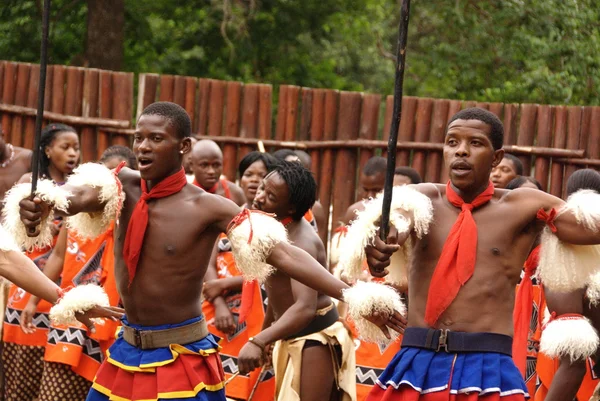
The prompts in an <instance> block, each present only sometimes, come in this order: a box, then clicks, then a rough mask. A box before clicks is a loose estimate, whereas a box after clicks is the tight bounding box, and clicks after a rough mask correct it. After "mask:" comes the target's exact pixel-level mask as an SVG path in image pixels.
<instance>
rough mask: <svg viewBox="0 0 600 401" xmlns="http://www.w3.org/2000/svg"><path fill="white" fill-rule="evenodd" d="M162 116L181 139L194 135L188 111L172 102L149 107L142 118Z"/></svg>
mask: <svg viewBox="0 0 600 401" xmlns="http://www.w3.org/2000/svg"><path fill="white" fill-rule="evenodd" d="M144 115H149V116H161V117H164V118H166V119H167V120H169V122H170V123H171V125H172V126H173V128H175V133H176V135H177V136H178V137H179V138H180V139H183V138H188V137H190V136H191V135H192V121H191V120H190V116H189V115H188V113H187V111H185V109H184V108H183V107H181V106H180V105H178V104H175V103H171V102H156V103H152V104H150V105H148V107H146V108H145V109H144V111H142V114H141V115H140V117H141V116H144Z"/></svg>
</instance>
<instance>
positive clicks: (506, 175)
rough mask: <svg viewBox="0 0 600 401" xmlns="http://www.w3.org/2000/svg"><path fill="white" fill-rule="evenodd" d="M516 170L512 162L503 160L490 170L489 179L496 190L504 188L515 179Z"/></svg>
mask: <svg viewBox="0 0 600 401" xmlns="http://www.w3.org/2000/svg"><path fill="white" fill-rule="evenodd" d="M517 177H518V175H517V169H516V168H515V164H514V163H513V162H512V160H510V159H507V158H504V159H502V161H500V164H498V165H497V166H496V167H494V168H493V169H492V174H491V175H490V178H491V180H492V182H493V183H494V186H495V187H496V188H506V186H507V185H508V183H509V182H511V181H512V180H513V179H514V178H517Z"/></svg>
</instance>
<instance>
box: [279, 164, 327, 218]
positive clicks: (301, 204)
mask: <svg viewBox="0 0 600 401" xmlns="http://www.w3.org/2000/svg"><path fill="white" fill-rule="evenodd" d="M273 172H274V173H277V174H279V176H280V177H281V178H283V180H284V181H285V183H286V184H287V186H288V194H289V202H290V204H292V205H294V206H295V207H296V212H295V213H294V214H293V215H292V218H293V219H294V220H296V221H298V220H300V219H302V217H304V215H305V214H306V212H308V210H309V209H310V208H311V207H313V205H314V204H315V200H316V197H317V182H316V181H315V178H314V177H313V175H312V173H311V171H310V170H309V169H307V168H306V167H304V166H303V165H302V164H301V163H297V162H286V161H283V162H280V163H279V164H278V165H277V166H276V167H275V169H274V170H273Z"/></svg>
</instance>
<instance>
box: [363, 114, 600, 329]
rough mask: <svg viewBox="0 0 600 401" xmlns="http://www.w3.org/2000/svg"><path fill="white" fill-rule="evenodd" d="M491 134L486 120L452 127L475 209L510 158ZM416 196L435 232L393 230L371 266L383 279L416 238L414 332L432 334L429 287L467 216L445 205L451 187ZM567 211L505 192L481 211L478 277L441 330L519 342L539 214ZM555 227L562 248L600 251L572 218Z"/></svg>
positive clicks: (542, 197)
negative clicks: (516, 318)
mask: <svg viewBox="0 0 600 401" xmlns="http://www.w3.org/2000/svg"><path fill="white" fill-rule="evenodd" d="M490 131H491V127H490V126H489V125H487V124H485V123H483V122H481V121H479V120H456V121H454V122H452V123H451V124H450V125H449V127H448V130H447V134H446V140H445V143H444V160H445V162H446V165H447V166H448V167H449V169H448V170H449V172H450V180H451V182H452V185H453V187H454V188H455V190H456V191H457V193H458V194H459V195H461V196H462V198H463V199H464V200H465V201H466V202H471V201H472V200H473V199H475V197H476V196H477V195H479V194H480V193H481V192H483V191H484V190H485V188H486V187H487V185H488V181H489V176H490V172H491V169H492V168H493V167H494V166H497V165H498V164H499V163H500V161H501V160H502V157H503V155H504V151H503V150H501V149H500V150H494V149H493V147H492V143H491V141H490V138H489V135H490ZM413 188H414V189H416V190H417V191H419V192H421V193H423V194H424V195H426V196H428V197H429V198H430V199H431V201H432V203H433V209H434V222H433V224H431V225H430V227H429V230H430V231H429V234H428V235H426V236H424V237H423V238H422V239H418V238H417V237H416V236H415V235H414V233H413V231H412V227H411V230H410V232H409V233H408V234H401V235H399V234H398V233H397V231H395V230H392V231H391V232H390V236H389V237H388V239H387V242H388V243H387V244H386V243H384V242H383V241H381V240H379V239H376V240H375V245H374V246H372V247H368V248H367V262H368V264H369V268H370V271H371V274H372V275H374V276H376V277H384V276H385V275H386V274H387V271H386V270H385V268H386V267H387V266H388V265H389V263H390V255H391V254H392V253H393V252H395V251H396V250H398V249H399V245H398V244H403V243H404V241H406V239H407V238H408V235H411V236H412V240H413V241H414V242H413V243H414V247H413V257H412V260H411V265H410V266H409V270H408V285H409V292H408V295H409V305H410V310H409V315H408V325H409V326H410V327H428V326H427V324H426V323H425V305H426V302H427V296H428V291H429V283H430V281H431V277H432V275H433V272H434V269H435V267H436V264H437V262H438V259H439V257H440V254H441V251H442V247H443V245H444V243H445V240H446V237H447V236H448V233H449V231H450V228H451V227H452V225H453V224H454V222H455V221H456V218H457V216H458V214H459V212H460V210H459V209H457V208H456V207H454V206H452V205H451V204H450V203H449V202H448V200H447V199H446V196H445V186H444V185H438V184H419V185H415V186H413ZM563 204H564V202H563V201H562V200H561V199H559V198H556V197H554V196H551V195H549V194H546V193H544V192H542V191H537V190H532V189H528V188H519V189H515V190H513V191H506V190H500V189H498V190H496V191H495V192H494V195H493V198H492V200H491V201H490V202H489V203H487V204H486V205H484V206H482V207H480V208H478V209H475V210H474V211H473V218H474V220H475V222H476V224H477V226H478V228H479V230H478V232H479V235H478V246H477V254H476V255H477V256H476V265H475V272H474V274H473V276H472V277H471V279H470V280H469V281H468V282H467V283H466V284H465V285H464V286H463V287H462V288H461V290H460V292H459V293H458V296H457V297H456V298H455V300H454V301H453V302H452V304H451V305H450V306H449V307H448V309H447V310H446V311H445V312H444V313H443V314H442V316H441V317H440V319H439V321H438V322H437V325H436V328H440V329H450V330H454V331H465V332H491V333H499V334H505V335H512V334H513V325H512V313H513V307H514V297H515V290H514V289H515V285H516V284H517V282H518V280H519V274H520V272H521V266H523V263H524V261H525V259H526V258H527V255H528V254H529V251H530V250H531V248H532V245H533V244H534V241H535V239H536V237H537V236H538V234H539V233H540V231H541V230H542V228H543V227H544V224H543V223H542V222H540V221H539V220H537V218H536V213H537V211H538V210H539V209H544V210H547V211H548V210H550V209H552V208H560V207H561V206H562V205H563ZM408 217H410V215H409V216H408ZM555 224H556V227H557V228H558V232H557V236H558V238H559V239H561V240H562V241H565V242H568V243H573V244H580V245H589V244H597V243H600V233H594V232H591V231H589V230H586V229H585V228H584V227H582V226H580V225H578V224H577V221H576V219H575V218H574V217H573V216H572V215H571V214H570V213H564V214H562V215H561V216H560V217H559V218H557V219H556V221H555ZM484 227H485V229H484ZM433 291H435V289H433Z"/></svg>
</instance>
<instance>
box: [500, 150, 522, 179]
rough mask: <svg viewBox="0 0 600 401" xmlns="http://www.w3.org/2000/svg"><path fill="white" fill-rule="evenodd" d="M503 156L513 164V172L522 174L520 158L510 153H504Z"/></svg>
mask: <svg viewBox="0 0 600 401" xmlns="http://www.w3.org/2000/svg"><path fill="white" fill-rule="evenodd" d="M504 158H505V159H508V160H510V161H511V162H512V164H513V166H515V172H516V173H517V175H523V162H522V161H521V159H519V158H518V157H517V156H515V155H511V154H510V153H505V154H504Z"/></svg>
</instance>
